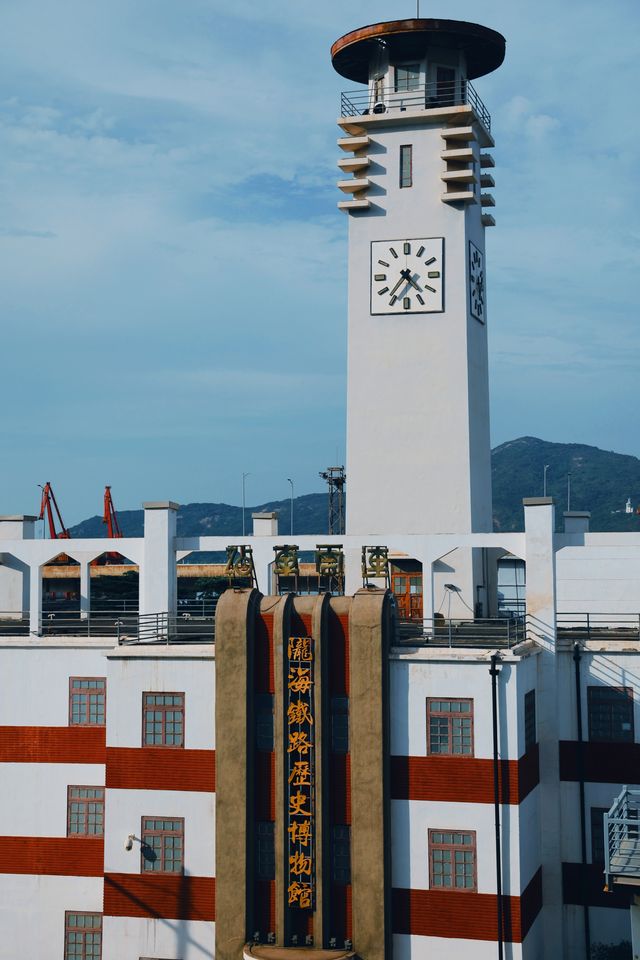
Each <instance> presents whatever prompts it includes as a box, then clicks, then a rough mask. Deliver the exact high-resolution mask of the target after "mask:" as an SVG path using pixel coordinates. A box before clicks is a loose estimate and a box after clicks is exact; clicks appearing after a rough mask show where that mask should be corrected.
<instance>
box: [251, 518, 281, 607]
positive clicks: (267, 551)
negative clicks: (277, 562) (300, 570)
mask: <svg viewBox="0 0 640 960" xmlns="http://www.w3.org/2000/svg"><path fill="white" fill-rule="evenodd" d="M276 523H277V521H276ZM251 546H252V548H253V565H254V567H255V571H256V579H257V581H258V590H259V591H260V593H263V594H265V595H266V594H269V593H271V592H272V590H271V579H270V578H271V564H272V563H273V558H274V556H275V554H274V552H273V541H271V540H265V541H264V542H261V541H260V540H252V541H251Z"/></svg>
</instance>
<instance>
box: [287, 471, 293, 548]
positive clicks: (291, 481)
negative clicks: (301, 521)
mask: <svg viewBox="0 0 640 960" xmlns="http://www.w3.org/2000/svg"><path fill="white" fill-rule="evenodd" d="M287 483H290V484H291V536H293V480H292V479H291V477H287Z"/></svg>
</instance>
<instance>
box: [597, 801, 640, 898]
mask: <svg viewBox="0 0 640 960" xmlns="http://www.w3.org/2000/svg"><path fill="white" fill-rule="evenodd" d="M604 873H605V883H606V885H607V887H611V884H612V883H623V884H629V885H631V886H640V790H631V789H630V788H629V787H623V788H622V792H621V793H620V796H618V797H616V799H615V800H614V802H613V805H612V807H611V809H610V810H609V812H608V813H605V815H604Z"/></svg>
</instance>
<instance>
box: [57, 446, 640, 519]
mask: <svg viewBox="0 0 640 960" xmlns="http://www.w3.org/2000/svg"><path fill="white" fill-rule="evenodd" d="M545 464H549V469H548V471H547V495H548V496H551V497H554V498H555V500H556V504H557V516H558V525H559V527H561V525H562V513H563V511H564V510H566V509H567V475H568V474H569V473H570V474H571V509H572V510H590V511H591V529H592V530H639V531H640V516H638V515H636V514H635V513H633V514H626V513H625V512H624V509H625V503H626V500H627V497H631V502H632V504H633V507H634V509H635V508H636V506H638V505H640V460H639V459H638V458H637V457H632V456H628V455H626V454H621V453H613V452H611V451H608V450H599V449H598V447H589V446H586V445H585V444H579V443H548V442H547V441H546V440H538V439H537V438H536V437H519V438H518V439H517V440H510V441H509V442H508V443H503V444H501V445H500V446H499V447H496V448H495V450H493V452H492V470H493V517H494V527H495V529H496V530H522V528H523V514H522V500H523V497H539V496H542V483H543V472H544V466H545ZM347 489H348V484H347ZM269 511H275V512H276V513H277V514H278V516H279V521H280V533H281V536H282V537H289V536H290V520H289V516H290V514H289V511H290V501H289V500H273V501H270V502H269V503H261V504H259V505H257V506H251V507H247V510H246V527H247V532H250V531H251V514H252V513H261V512H269ZM118 519H119V521H120V526H121V527H122V530H123V532H124V535H125V536H129V537H140V536H142V526H143V515H142V510H124V511H122V512H121V513H119V514H118ZM294 531H295V533H296V534H297V535H302V534H305V533H309V534H324V533H326V532H327V496H326V494H324V493H309V494H307V495H306V496H303V497H297V498H296V499H295V501H294ZM71 534H72V536H73V537H102V536H104V524H103V523H102V518H101V517H91V518H90V519H89V520H83V521H82V523H79V524H77V525H76V526H75V527H72V528H71ZM178 534H179V535H180V536H183V537H190V536H206V535H209V536H213V535H219V536H229V537H238V536H241V534H242V510H241V508H240V507H234V506H231V505H229V504H227V503H188V504H186V505H185V506H181V507H180V510H179V512H178Z"/></svg>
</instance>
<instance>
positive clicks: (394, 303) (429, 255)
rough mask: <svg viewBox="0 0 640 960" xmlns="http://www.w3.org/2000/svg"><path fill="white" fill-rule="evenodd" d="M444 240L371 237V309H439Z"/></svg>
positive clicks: (422, 311)
mask: <svg viewBox="0 0 640 960" xmlns="http://www.w3.org/2000/svg"><path fill="white" fill-rule="evenodd" d="M443 285H444V240H443V238H442V237H435V238H434V237H431V238H429V239H425V238H422V239H417V240H415V239H413V240H375V241H374V242H373V243H372V244H371V313H372V314H373V315H374V316H377V315H379V314H385V313H441V312H442V310H443V309H444V306H443V289H444V286H443Z"/></svg>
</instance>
